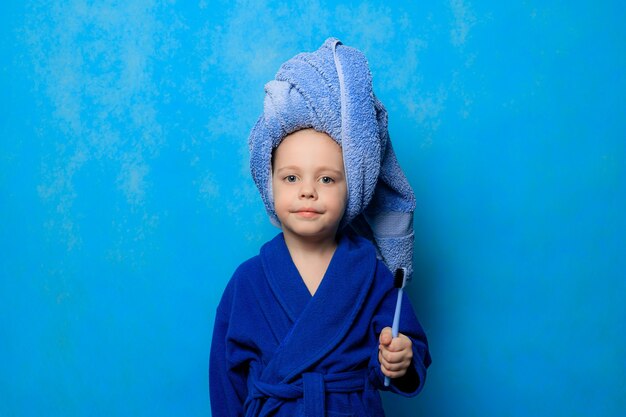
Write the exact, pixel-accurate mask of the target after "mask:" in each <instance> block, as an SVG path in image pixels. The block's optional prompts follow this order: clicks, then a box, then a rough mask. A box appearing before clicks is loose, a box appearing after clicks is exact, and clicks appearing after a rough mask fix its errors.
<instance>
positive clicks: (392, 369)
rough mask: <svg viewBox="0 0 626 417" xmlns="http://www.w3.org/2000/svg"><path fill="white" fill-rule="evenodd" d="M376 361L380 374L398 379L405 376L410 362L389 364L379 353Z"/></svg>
mask: <svg viewBox="0 0 626 417" xmlns="http://www.w3.org/2000/svg"><path fill="white" fill-rule="evenodd" d="M378 361H379V362H380V370H381V372H382V373H383V375H385V376H388V377H389V378H399V377H401V376H403V375H404V374H406V370H407V369H408V367H409V364H410V362H406V363H405V362H401V363H390V362H388V361H387V360H385V358H383V357H382V354H381V353H379V355H378Z"/></svg>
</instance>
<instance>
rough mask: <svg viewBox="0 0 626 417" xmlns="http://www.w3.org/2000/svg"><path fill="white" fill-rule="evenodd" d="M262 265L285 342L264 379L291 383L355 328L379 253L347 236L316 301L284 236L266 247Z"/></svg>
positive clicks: (276, 330) (276, 325)
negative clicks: (293, 259)
mask: <svg viewBox="0 0 626 417" xmlns="http://www.w3.org/2000/svg"><path fill="white" fill-rule="evenodd" d="M261 260H262V264H263V269H264V272H265V275H266V277H267V280H268V284H269V287H270V288H271V291H272V293H273V295H274V297H275V299H276V300H277V302H278V304H279V305H280V307H281V308H282V311H283V312H284V315H283V317H276V306H275V305H274V306H269V307H270V308H268V311H267V313H266V314H268V317H272V316H274V317H276V320H274V321H273V322H272V326H273V330H274V333H275V334H276V335H277V336H279V337H280V338H281V339H280V340H281V341H280V344H279V346H278V348H277V349H276V351H275V354H274V356H273V358H272V359H271V361H270V362H269V363H268V364H267V366H266V367H265V369H264V370H263V371H262V375H261V379H262V380H264V381H266V382H270V383H291V382H293V381H294V380H296V379H298V378H299V377H300V376H301V375H302V373H303V372H304V371H306V370H307V369H310V368H312V367H313V366H314V365H315V364H316V363H317V362H319V361H320V360H321V359H323V358H324V357H326V356H328V355H329V354H332V350H333V349H334V348H335V347H336V346H337V344H339V343H340V342H341V341H342V339H343V338H344V336H345V335H346V333H347V332H348V330H349V329H350V327H351V326H352V324H353V322H354V320H355V317H356V315H357V313H358V312H359V310H360V309H361V307H362V305H363V302H364V300H365V297H366V295H367V293H368V292H369V290H370V287H371V285H372V282H373V278H374V273H375V268H376V256H375V250H374V248H373V246H371V245H369V244H366V243H365V241H364V240H362V239H361V238H358V237H356V236H354V235H352V234H343V235H342V236H341V238H340V240H339V244H338V247H337V249H336V251H335V254H334V255H333V258H332V260H331V262H330V264H329V266H328V269H327V271H326V274H325V275H324V279H323V280H322V282H321V284H320V286H319V288H318V289H317V291H316V292H315V295H314V296H311V294H310V293H309V291H308V289H307V288H306V285H305V284H304V282H303V281H302V278H301V276H300V274H299V273H298V270H297V268H296V266H295V265H294V263H293V261H292V259H291V256H290V254H289V251H288V249H287V246H286V244H285V241H284V237H283V235H282V234H280V235H278V236H277V237H276V238H274V239H273V240H271V241H270V242H268V243H267V244H266V245H264V246H263V248H262V249H261ZM270 310H271V311H273V313H271V312H270Z"/></svg>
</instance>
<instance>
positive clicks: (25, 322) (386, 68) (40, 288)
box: [0, 0, 626, 417]
mask: <svg viewBox="0 0 626 417" xmlns="http://www.w3.org/2000/svg"><path fill="white" fill-rule="evenodd" d="M389 4H391V3H389V2H384V1H367V2H337V1H333V2H330V1H306V2H301V3H300V4H295V3H285V2H268V3H266V2H263V1H236V2H230V1H221V2H219V1H206V0H201V1H197V2H195V3H193V4H192V3H191V2H178V3H177V2H175V1H147V0H146V1H85V0H83V1H79V0H75V1H64V2H48V1H12V2H10V1H9V2H7V1H4V2H2V5H1V6H0V34H1V38H0V42H1V43H0V54H1V55H0V91H1V96H0V97H1V101H0V103H1V104H0V106H1V107H0V140H1V148H0V259H1V262H0V358H1V359H2V365H1V366H0V398H1V399H0V415H2V416H39V415H51V416H85V415H92V416H111V415H118V416H121V415H133V416H174V415H185V416H202V415H209V414H210V411H209V400H208V394H207V391H208V388H207V384H208V383H207V362H208V352H209V344H210V337H211V329H212V322H213V313H214V310H215V307H216V303H217V301H218V299H219V297H220V293H221V291H222V289H223V288H224V286H225V283H226V281H227V280H228V279H229V277H230V274H231V273H232V271H233V270H234V268H235V267H236V266H237V265H238V263H239V262H241V261H242V260H243V259H245V258H247V257H249V256H252V255H253V254H255V253H256V252H257V250H258V248H259V246H260V244H261V243H262V242H264V241H266V240H267V239H269V238H270V237H271V236H273V234H274V233H275V232H276V230H275V229H273V228H272V227H271V226H270V225H269V223H268V221H267V219H266V217H265V215H264V212H263V209H262V205H261V202H260V199H259V197H258V196H257V192H256V189H255V188H254V186H253V184H252V182H251V180H250V178H249V175H248V168H247V149H246V140H247V134H248V132H249V130H250V128H251V126H252V124H253V123H254V121H255V119H256V117H257V116H258V114H259V113H260V111H261V108H262V98H263V84H264V83H265V82H266V81H268V80H269V79H271V77H272V76H273V75H274V73H275V71H276V70H277V68H278V66H279V65H280V63H282V62H283V61H284V60H286V59H288V58H290V57H291V56H293V55H294V54H296V53H297V52H299V51H302V50H313V49H316V48H317V47H318V46H319V45H320V44H321V43H322V42H323V41H324V39H325V38H326V37H327V36H330V35H333V36H336V37H339V38H340V39H342V40H344V42H345V43H347V44H349V45H353V46H356V47H358V48H360V49H362V50H363V51H364V52H365V53H366V55H367V56H368V58H369V60H370V62H371V68H372V71H373V75H374V83H375V89H376V91H377V94H378V96H379V97H380V98H381V100H382V101H383V102H384V103H385V104H386V105H387V107H388V109H389V112H390V131H391V136H392V138H393V140H394V143H395V147H396V149H397V153H398V155H399V159H400V162H401V164H402V165H403V166H404V168H405V169H406V172H407V174H408V177H409V180H410V182H411V183H412V185H413V187H414V189H415V192H416V194H417V198H418V201H419V204H418V208H417V213H416V219H415V223H416V229H417V242H416V243H417V245H416V260H417V276H416V278H415V280H414V282H413V283H412V284H411V288H410V295H411V297H412V298H413V301H414V303H415V305H416V309H417V311H418V314H419V316H420V318H421V320H422V322H423V324H424V326H425V328H426V330H427V332H428V334H429V336H430V342H431V348H432V354H433V359H434V363H433V365H432V368H431V370H430V374H429V379H428V381H427V384H426V388H425V390H424V391H423V393H422V394H421V396H419V397H418V398H416V399H411V400H406V399H392V398H389V397H385V401H386V405H387V409H388V411H389V412H390V415H396V416H448V417H456V416H460V415H463V416H494V417H495V416H530V415H532V416H557V415H558V416H610V417H613V416H616V417H617V416H623V415H624V414H625V413H626V395H625V392H626V359H625V357H626V336H624V331H625V328H624V322H625V319H626V307H624V306H625V303H624V299H625V298H626V280H625V278H626V273H625V271H626V238H625V236H626V216H625V215H624V212H625V210H626V178H625V174H626V173H625V162H626V160H625V159H626V145H625V139H626V104H625V103H626V100H625V99H624V95H625V94H626V86H625V81H624V80H625V74H626V47H625V46H624V45H626V26H624V21H625V18H626V14H625V12H624V10H625V9H624V7H623V5H621V3H620V2H617V1H615V2H610V1H596V2H578V1H568V2H564V1H563V2H559V1H545V0H541V1H540V0H529V1H514V2H502V1H481V2H475V1H472V2H470V1H463V0H450V1H443V0H442V1H429V2H427V1H411V2H402V3H401V2H398V3H397V5H394V6H390V5H389Z"/></svg>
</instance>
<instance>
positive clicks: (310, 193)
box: [300, 181, 317, 199]
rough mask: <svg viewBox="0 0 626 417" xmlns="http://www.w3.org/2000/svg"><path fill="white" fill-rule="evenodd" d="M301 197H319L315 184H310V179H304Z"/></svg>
mask: <svg viewBox="0 0 626 417" xmlns="http://www.w3.org/2000/svg"><path fill="white" fill-rule="evenodd" d="M300 198H307V199H308V198H313V199H315V198H317V191H316V190H315V186H313V185H312V184H310V183H309V182H308V181H303V182H302V186H301V187H300Z"/></svg>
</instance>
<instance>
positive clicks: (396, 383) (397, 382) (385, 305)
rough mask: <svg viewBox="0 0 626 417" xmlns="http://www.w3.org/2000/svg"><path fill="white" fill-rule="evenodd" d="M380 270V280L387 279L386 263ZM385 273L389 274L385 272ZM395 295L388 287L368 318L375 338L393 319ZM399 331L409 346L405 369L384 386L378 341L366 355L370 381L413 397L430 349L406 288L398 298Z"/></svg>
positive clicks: (423, 376)
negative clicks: (399, 299) (410, 345)
mask: <svg viewBox="0 0 626 417" xmlns="http://www.w3.org/2000/svg"><path fill="white" fill-rule="evenodd" d="M379 270H382V272H383V273H382V275H383V278H382V280H383V281H384V282H385V283H387V282H389V280H390V279H392V277H391V273H390V272H389V270H388V269H387V268H386V267H383V268H380V265H379ZM387 274H389V276H387ZM397 297H398V290H397V289H395V288H390V289H389V291H388V292H387V294H386V296H385V297H384V299H383V301H382V303H381V306H380V308H379V309H378V311H377V314H376V315H375V316H374V318H373V319H372V331H373V332H374V335H375V337H376V340H378V338H379V336H380V333H381V332H382V330H383V329H384V328H385V327H390V326H391V323H392V321H393V312H394V311H395V304H396V301H397ZM399 332H400V333H402V334H404V335H405V336H407V337H408V338H409V339H411V342H412V345H413V346H412V348H413V360H412V363H411V365H410V366H409V369H408V370H407V373H406V374H405V375H404V376H403V377H401V378H395V379H391V384H390V386H389V387H385V385H384V379H385V375H384V374H383V372H382V370H381V369H380V362H379V360H378V344H377V345H376V349H374V351H373V352H372V356H371V357H370V363H369V369H370V381H371V383H372V384H373V385H374V387H376V388H377V389H379V390H381V391H391V392H394V393H396V394H399V395H401V396H404V397H413V396H415V395H417V394H419V392H420V391H421V390H422V388H423V387H424V383H425V381H426V368H427V367H428V366H429V365H430V363H431V358H430V353H429V351H428V341H427V339H426V334H425V333H424V330H423V328H422V326H421V324H420V323H419V321H418V320H417V317H416V315H415V311H414V310H413V306H412V305H411V301H410V299H409V297H408V296H407V295H406V292H404V294H403V298H402V309H401V313H400V326H399Z"/></svg>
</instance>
